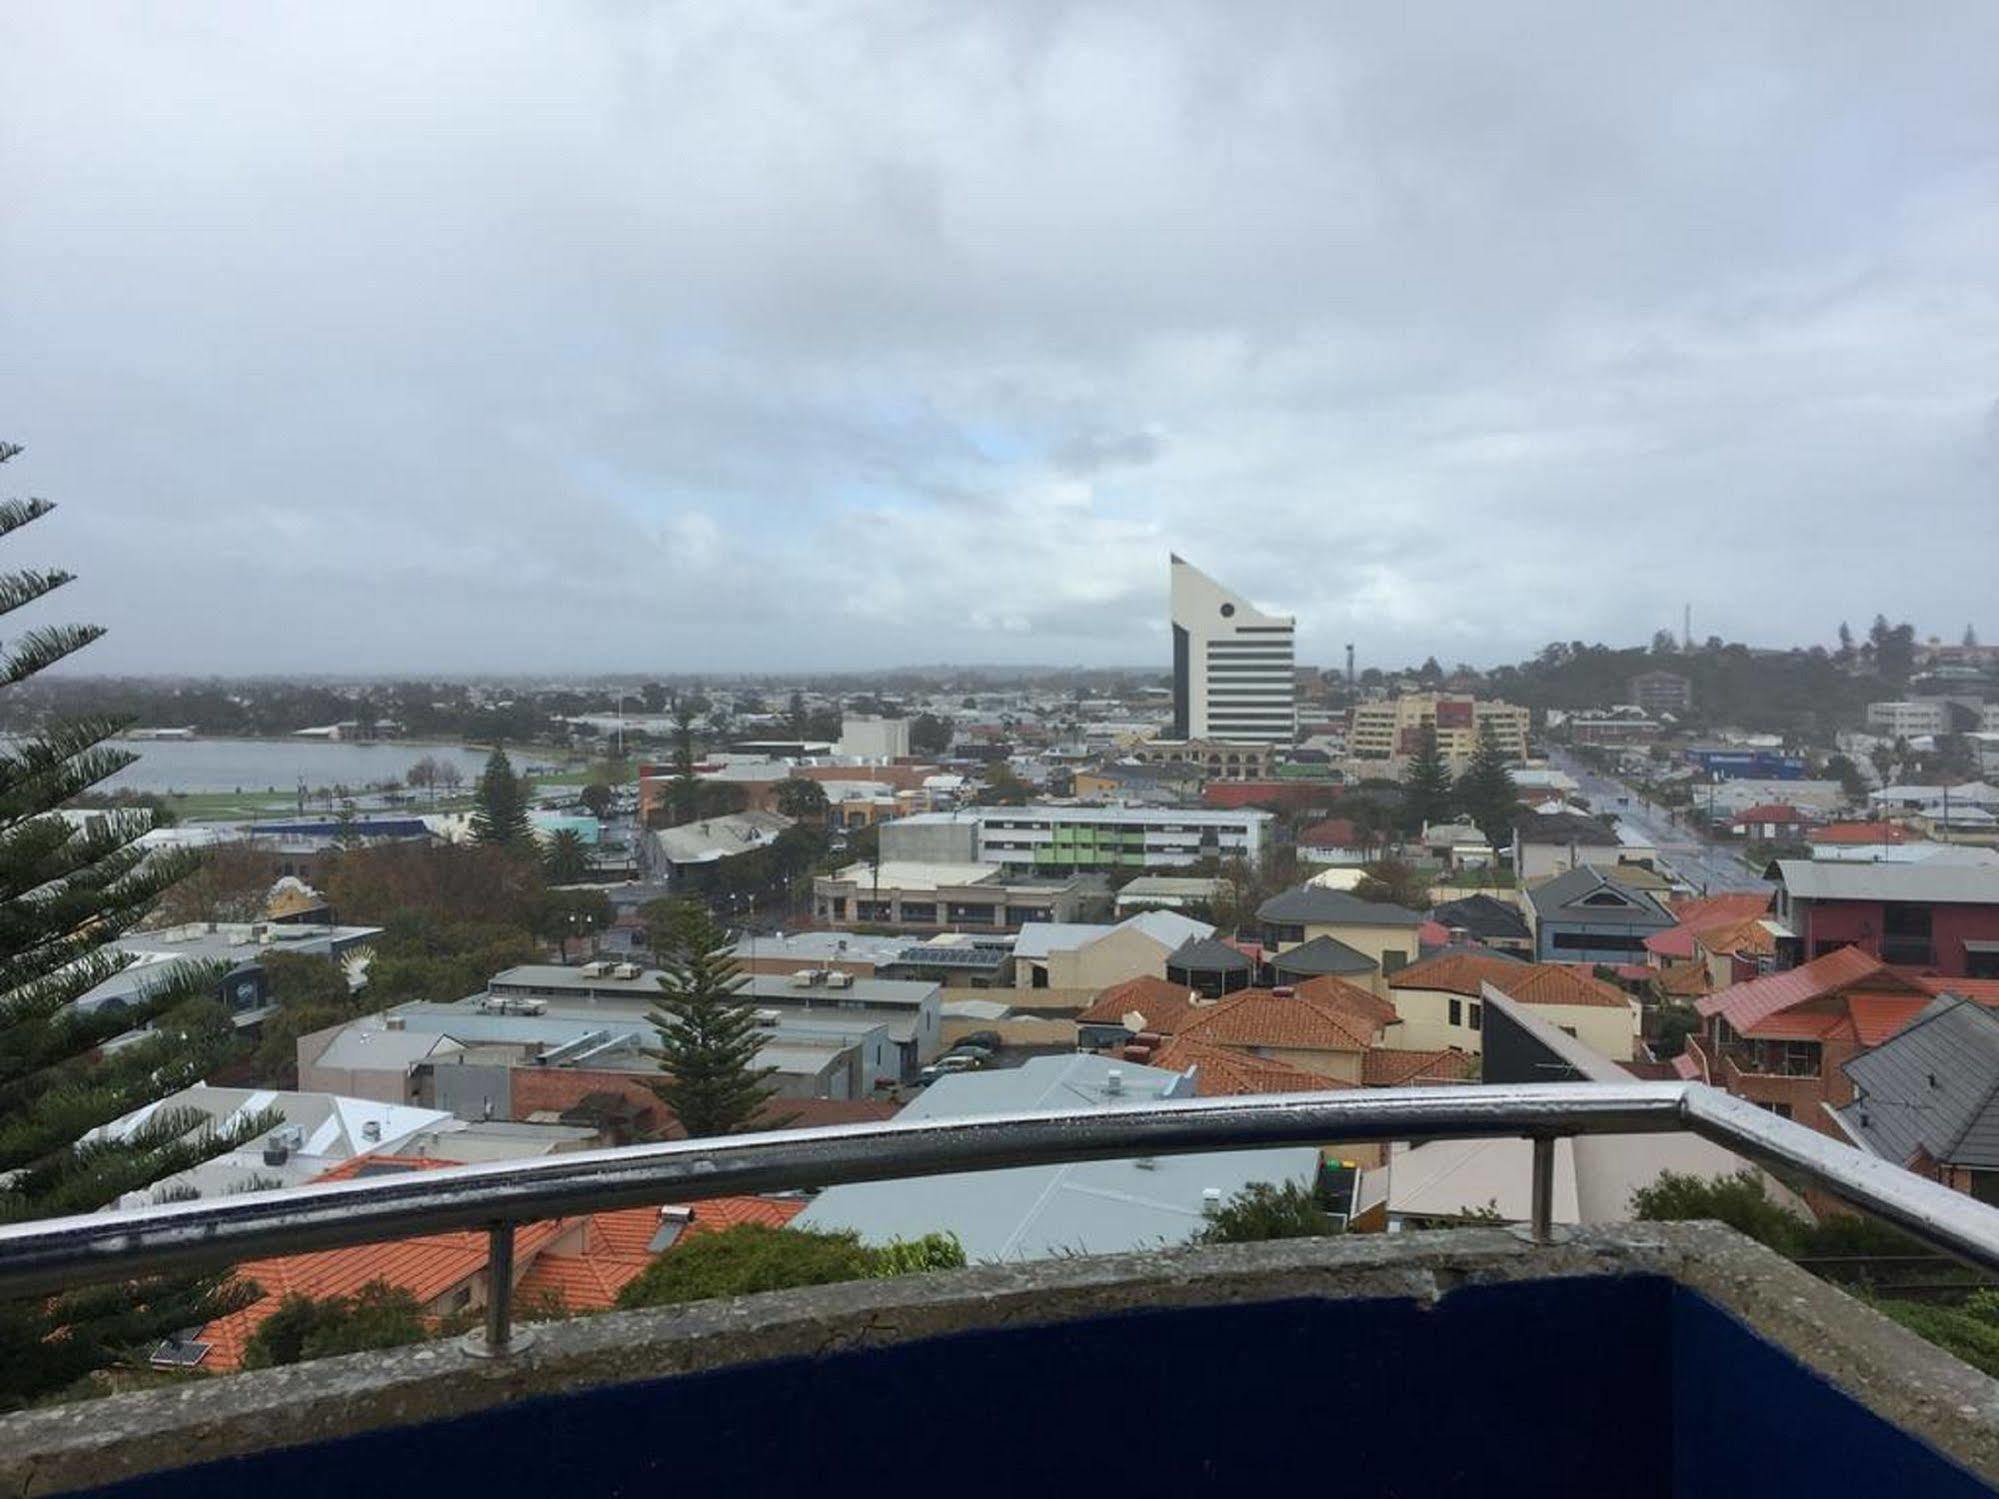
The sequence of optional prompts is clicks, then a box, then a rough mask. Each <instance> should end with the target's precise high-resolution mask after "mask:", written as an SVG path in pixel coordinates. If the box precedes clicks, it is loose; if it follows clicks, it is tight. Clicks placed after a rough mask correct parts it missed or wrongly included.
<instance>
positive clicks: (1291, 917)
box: [1256, 885, 1423, 926]
mask: <svg viewBox="0 0 1999 1499" xmlns="http://www.w3.org/2000/svg"><path fill="white" fill-rule="evenodd" d="M1256 916H1257V920H1259V921H1289V922H1300V923H1303V924H1305V925H1308V926H1421V925H1422V924H1423V918H1422V917H1421V916H1419V915H1417V914H1416V913H1415V912H1414V911H1411V910H1409V909H1408V908H1406V907H1404V906H1395V905H1390V904H1388V903H1387V902H1386V901H1374V900H1362V899H1361V898H1360V897H1359V896H1357V895H1349V894H1348V893H1347V892H1346V891H1344V890H1327V889H1325V888H1323V887H1321V886H1318V885H1299V886H1296V887H1294V888H1293V889H1290V890H1286V891H1285V892H1284V893H1283V894H1281V895H1273V896H1271V897H1270V899H1269V900H1267V901H1265V902H1264V903H1263V904H1262V905H1260V906H1258V907H1257V908H1256Z"/></svg>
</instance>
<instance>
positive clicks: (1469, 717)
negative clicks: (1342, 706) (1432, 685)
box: [1347, 692, 1529, 760]
mask: <svg viewBox="0 0 1999 1499" xmlns="http://www.w3.org/2000/svg"><path fill="white" fill-rule="evenodd" d="M1528 718H1529V715H1528V712H1527V710H1526V709H1525V708H1521V707H1516V706H1515V705H1514V704H1512V703H1502V702H1498V701H1493V702H1480V701H1478V700H1477V699H1476V698H1471V697H1467V696H1464V695H1463V694H1459V693H1449V692H1423V693H1410V694H1408V695H1407V696H1404V697H1398V698H1396V699H1395V700H1394V701H1392V702H1385V703H1361V704H1358V705H1357V706H1356V707H1355V708H1354V710H1353V724H1352V726H1351V727H1350V728H1349V729H1348V731H1347V753H1348V754H1349V755H1351V756H1352V757H1353V758H1354V759H1356V760H1393V759H1398V758H1400V757H1402V756H1405V755H1413V754H1415V753H1416V751H1417V749H1418V748H1419V747H1420V746H1421V744H1422V736H1423V730H1424V729H1426V728H1434V729H1435V730H1436V731H1437V748H1438V749H1439V750H1440V751H1441V752H1442V753H1443V754H1444V756H1445V758H1446V759H1456V760H1465V759H1469V758H1470V757H1471V754H1472V752H1473V751H1474V750H1476V749H1477V748H1478V741H1479V735H1480V734H1481V733H1483V732H1484V731H1485V730H1487V729H1490V730H1491V732H1492V735H1493V737H1494V738H1495V739H1496V740H1498V741H1499V748H1500V750H1501V752H1502V753H1504V754H1505V755H1506V756H1507V758H1509V759H1513V760H1525V759H1526V758H1527V727H1528Z"/></svg>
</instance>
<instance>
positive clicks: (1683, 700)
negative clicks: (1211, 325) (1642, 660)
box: [1627, 671, 1694, 713]
mask: <svg viewBox="0 0 1999 1499" xmlns="http://www.w3.org/2000/svg"><path fill="white" fill-rule="evenodd" d="M1627 690H1628V692H1629V694H1630V697H1631V701H1632V702H1634V703H1636V704H1637V705H1638V706H1639V707H1640V708H1643V709H1644V710H1645V711H1646V712H1647V713H1684V712H1686V711H1687V710H1688V709H1689V708H1691V707H1693V705H1694V684H1693V683H1692V682H1690V681H1688V680H1687V679H1686V678H1685V677H1683V676H1681V675H1680V674H1679V673H1678V672H1676V671H1641V672H1639V673H1638V675H1637V676H1635V677H1633V678H1632V679H1631V681H1630V682H1629V683H1628V684H1627Z"/></svg>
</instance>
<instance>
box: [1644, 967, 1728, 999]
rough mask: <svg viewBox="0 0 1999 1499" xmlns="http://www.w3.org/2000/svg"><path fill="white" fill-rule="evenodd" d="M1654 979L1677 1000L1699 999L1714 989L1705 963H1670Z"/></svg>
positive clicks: (1663, 990) (1664, 991)
mask: <svg viewBox="0 0 1999 1499" xmlns="http://www.w3.org/2000/svg"><path fill="white" fill-rule="evenodd" d="M1652 979H1653V982H1654V983H1656V984H1657V985H1658V986H1659V988H1660V990H1661V991H1662V992H1663V993H1666V994H1670V995H1672V996H1673V997H1674V998H1675V999H1698V998H1700V996H1701V995H1703V994H1706V993H1707V992H1709V990H1711V989H1712V988H1713V987H1714V985H1713V982H1712V981H1711V980H1710V978H1709V976H1708V971H1707V964H1705V963H1668V964H1667V965H1666V966H1665V967H1663V968H1661V969H1659V970H1658V971H1657V972H1656V973H1654V974H1653V976H1652Z"/></svg>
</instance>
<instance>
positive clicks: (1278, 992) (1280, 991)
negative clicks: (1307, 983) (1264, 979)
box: [1270, 984, 1298, 999]
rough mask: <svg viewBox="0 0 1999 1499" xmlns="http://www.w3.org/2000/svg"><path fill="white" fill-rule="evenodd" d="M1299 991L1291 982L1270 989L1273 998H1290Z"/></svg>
mask: <svg viewBox="0 0 1999 1499" xmlns="http://www.w3.org/2000/svg"><path fill="white" fill-rule="evenodd" d="M1297 992H1298V991H1297V990H1296V989H1294V988H1292V987H1291V986H1290V985H1289V984H1279V985H1278V986H1277V987H1276V988H1275V989H1272V990H1271V991H1270V994H1271V997H1272V998H1273V999H1289V998H1291V997H1292V996H1293V995H1294V994H1296V993H1297Z"/></svg>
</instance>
